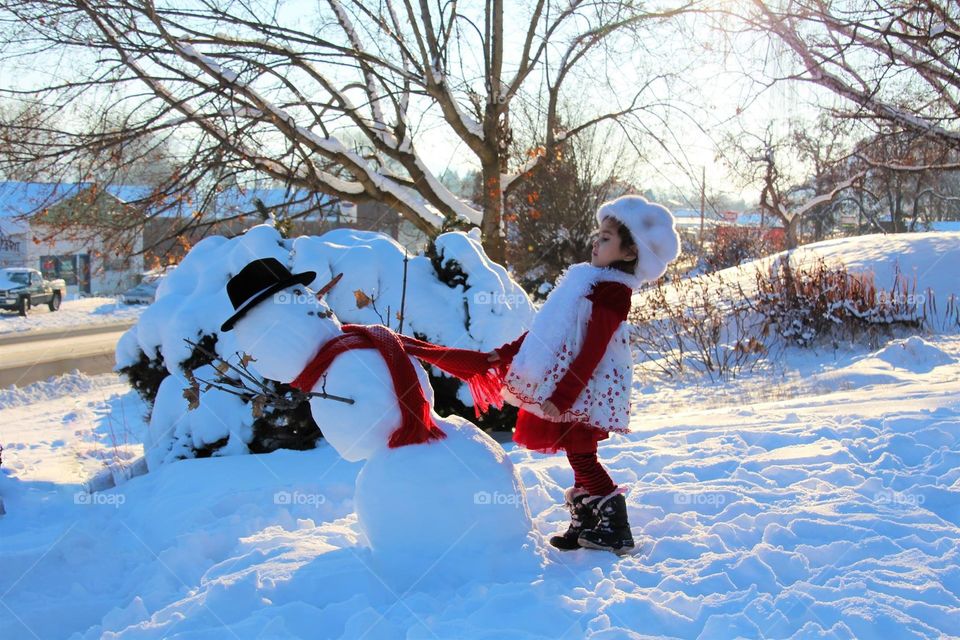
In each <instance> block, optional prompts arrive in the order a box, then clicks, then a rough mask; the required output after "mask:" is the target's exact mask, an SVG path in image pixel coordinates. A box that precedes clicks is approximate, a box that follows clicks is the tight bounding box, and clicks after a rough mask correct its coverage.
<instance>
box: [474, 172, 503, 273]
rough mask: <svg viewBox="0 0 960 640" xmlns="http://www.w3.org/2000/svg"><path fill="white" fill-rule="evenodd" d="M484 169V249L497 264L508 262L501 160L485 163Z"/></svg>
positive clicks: (481, 227) (482, 227)
mask: <svg viewBox="0 0 960 640" xmlns="http://www.w3.org/2000/svg"><path fill="white" fill-rule="evenodd" d="M482 171H483V199H482V204H483V223H482V224H481V225H480V233H481V235H482V236H483V250H484V251H485V252H486V253H487V257H488V258H490V259H491V260H493V261H494V262H496V263H497V264H506V257H507V256H506V246H505V243H504V241H503V234H502V233H501V229H500V227H501V220H502V218H503V189H502V188H501V184H502V183H501V179H500V161H499V160H497V161H495V162H493V163H484V164H483V167H482Z"/></svg>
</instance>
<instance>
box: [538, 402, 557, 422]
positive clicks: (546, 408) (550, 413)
mask: <svg viewBox="0 0 960 640" xmlns="http://www.w3.org/2000/svg"><path fill="white" fill-rule="evenodd" d="M540 408H541V410H542V411H543V415H545V416H547V417H548V418H559V417H560V410H559V409H557V405H555V404H553V403H552V402H550V401H549V400H544V401H543V406H542V407H540Z"/></svg>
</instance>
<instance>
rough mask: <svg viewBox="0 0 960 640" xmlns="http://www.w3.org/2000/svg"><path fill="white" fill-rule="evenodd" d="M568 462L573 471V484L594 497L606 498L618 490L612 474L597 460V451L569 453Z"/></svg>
mask: <svg viewBox="0 0 960 640" xmlns="http://www.w3.org/2000/svg"><path fill="white" fill-rule="evenodd" d="M567 460H569V461H570V467H571V468H572V469H573V484H574V486H576V487H581V488H583V489H586V490H587V493H589V494H590V495H592V496H606V495H609V494H611V493H613V492H614V491H616V490H617V485H616V484H614V482H613V480H611V479H610V474H608V473H607V470H606V469H604V468H603V465H602V464H600V461H599V460H597V452H596V450H594V451H591V452H589V453H570V452H569V451H568V452H567Z"/></svg>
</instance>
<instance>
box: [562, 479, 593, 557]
mask: <svg viewBox="0 0 960 640" xmlns="http://www.w3.org/2000/svg"><path fill="white" fill-rule="evenodd" d="M563 498H564V501H565V502H566V503H567V509H569V510H570V526H569V527H568V528H567V530H566V532H565V533H563V534H562V535H559V536H553V537H552V538H550V544H552V545H553V546H555V547H556V548H557V549H563V550H564V551H571V550H573V549H579V548H580V544H579V543H578V542H577V538H579V537H580V533H581V532H583V530H584V529H589V528H591V527H594V526H596V525H597V523H598V522H600V518H599V517H598V516H597V514H596V513H595V512H594V510H593V507H592V506H591V505H590V504H589V503H585V502H584V500H586V499H587V498H594V499H596V496H591V495H590V494H589V493H587V492H586V491H585V490H584V489H581V488H580V487H570V488H569V489H567V490H566V491H564V492H563Z"/></svg>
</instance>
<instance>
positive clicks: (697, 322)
mask: <svg viewBox="0 0 960 640" xmlns="http://www.w3.org/2000/svg"><path fill="white" fill-rule="evenodd" d="M785 255H786V254H784V255H782V256H779V257H776V258H774V259H773V260H771V261H770V262H769V263H766V262H764V261H760V262H755V263H751V264H750V265H749V266H747V268H746V269H728V270H724V271H719V272H713V273H708V274H704V275H700V276H697V277H695V278H686V279H683V280H678V281H675V282H673V283H670V284H667V283H663V282H661V283H660V284H659V285H658V286H656V287H654V288H651V289H649V290H647V291H645V292H644V293H643V294H642V300H641V304H639V305H634V307H633V309H632V311H631V315H630V318H629V320H630V322H631V323H632V324H633V325H634V329H633V332H632V336H633V344H634V346H635V347H636V349H637V350H638V351H639V352H640V354H641V355H642V356H643V357H644V359H645V360H646V361H647V362H648V367H647V369H648V370H652V371H655V372H658V373H660V374H663V375H664V376H665V377H675V376H678V375H681V374H683V373H684V372H687V371H692V372H694V373H698V374H705V375H707V376H709V377H710V378H711V379H724V378H728V377H731V376H736V375H737V374H738V373H739V372H740V371H741V370H743V369H744V368H746V369H752V368H753V367H755V366H756V365H758V364H760V363H761V362H763V361H764V360H767V361H770V360H773V359H774V358H775V357H776V355H777V354H779V353H780V352H782V350H783V349H784V348H786V347H790V346H795V347H813V346H817V345H820V344H824V343H836V342H840V341H849V342H854V343H863V344H864V345H867V346H870V347H871V348H878V347H879V345H880V344H882V343H883V342H885V341H887V340H889V339H891V338H895V337H898V336H902V335H904V334H910V333H917V332H921V331H956V330H957V329H958V328H960V308H958V305H957V299H956V296H955V295H952V294H951V295H949V296H947V297H946V299H945V302H944V303H943V306H942V307H940V308H938V307H937V304H936V298H935V293H934V291H933V290H932V289H930V288H928V289H926V290H925V291H923V292H922V293H918V292H917V286H916V282H912V283H911V282H910V281H908V280H907V278H906V277H904V276H903V274H901V273H900V270H899V268H898V267H896V266H895V267H894V269H893V281H892V283H891V285H890V288H889V289H884V288H882V287H880V286H878V285H877V284H876V282H875V278H874V276H873V274H872V273H864V272H855V271H850V270H848V269H847V267H846V266H845V265H843V264H842V263H836V262H835V263H833V264H828V263H827V262H826V261H825V260H824V259H823V258H818V259H814V260H810V261H805V262H801V263H799V264H796V265H795V264H792V262H791V261H788V260H786V259H784V256H785Z"/></svg>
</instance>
